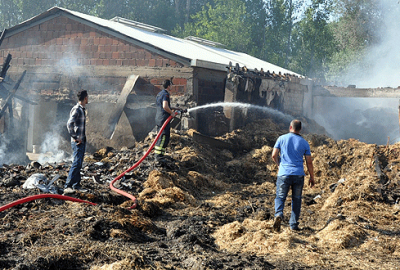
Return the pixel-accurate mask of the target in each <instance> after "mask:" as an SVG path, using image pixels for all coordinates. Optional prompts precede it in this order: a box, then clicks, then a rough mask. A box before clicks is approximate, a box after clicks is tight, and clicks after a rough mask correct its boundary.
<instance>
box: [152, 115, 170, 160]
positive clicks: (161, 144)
mask: <svg viewBox="0 0 400 270" xmlns="http://www.w3.org/2000/svg"><path fill="white" fill-rule="evenodd" d="M160 129H161V126H158V125H157V134H158V132H159V131H160ZM170 129H171V126H170V124H169V123H168V125H166V126H165V129H164V130H163V131H162V133H161V136H160V138H158V140H157V142H156V145H155V146H154V153H155V154H156V160H158V161H163V159H164V155H165V150H166V148H167V146H168V143H169V138H170V137H171V131H170Z"/></svg>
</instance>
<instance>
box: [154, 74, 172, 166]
mask: <svg viewBox="0 0 400 270" xmlns="http://www.w3.org/2000/svg"><path fill="white" fill-rule="evenodd" d="M171 84H172V83H171V81H170V80H165V81H164V83H163V88H164V89H163V90H161V91H160V92H159V93H158V94H157V97H156V107H157V112H156V125H157V133H158V132H159V131H160V129H161V127H162V126H163V124H164V122H165V121H166V120H167V119H168V117H170V116H173V117H174V116H175V113H174V111H173V110H175V109H176V108H171V103H170V99H169V92H168V90H169V89H170V87H171ZM170 129H171V126H170V123H168V124H167V125H166V127H165V129H164V130H163V131H162V133H161V136H160V138H159V139H158V140H157V142H156V145H155V147H154V150H155V151H154V152H155V154H156V162H157V165H160V166H163V165H165V159H164V155H165V150H166V148H167V145H168V142H169V139H170V136H171V134H170Z"/></svg>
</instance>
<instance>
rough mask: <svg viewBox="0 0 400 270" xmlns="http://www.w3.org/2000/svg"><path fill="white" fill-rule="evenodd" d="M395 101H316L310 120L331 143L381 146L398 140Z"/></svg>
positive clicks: (345, 99)
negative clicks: (351, 142)
mask: <svg viewBox="0 0 400 270" xmlns="http://www.w3.org/2000/svg"><path fill="white" fill-rule="evenodd" d="M398 103H399V101H398V100H397V99H385V98H379V99H375V98H318V99H317V104H318V106H317V108H316V111H315V116H314V120H315V121H316V122H317V123H318V124H320V125H322V126H323V127H324V128H325V129H326V131H327V132H328V133H329V134H330V135H331V136H332V137H333V139H335V140H340V139H345V140H347V139H350V138H354V139H358V140H360V141H362V142H366V143H371V144H378V145H384V144H386V143H387V142H388V140H389V143H391V144H392V143H395V142H398V141H399V140H400V138H399V117H398V112H397V110H396V109H397V106H398Z"/></svg>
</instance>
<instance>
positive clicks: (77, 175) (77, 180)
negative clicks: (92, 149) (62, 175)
mask: <svg viewBox="0 0 400 270" xmlns="http://www.w3.org/2000/svg"><path fill="white" fill-rule="evenodd" d="M71 147H72V151H73V162H72V166H71V169H70V170H69V173H68V177H67V182H66V183H65V186H64V187H65V188H67V187H72V188H78V187H80V184H81V169H82V164H83V157H84V156H85V149H86V142H82V143H80V144H79V145H77V144H76V142H71Z"/></svg>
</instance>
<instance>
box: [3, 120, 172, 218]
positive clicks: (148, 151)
mask: <svg viewBox="0 0 400 270" xmlns="http://www.w3.org/2000/svg"><path fill="white" fill-rule="evenodd" d="M177 114H178V113H177V112H175V116H176V115H177ZM173 117H174V116H172V115H171V116H170V117H168V119H167V120H165V122H164V124H163V125H162V127H161V128H160V131H159V132H158V134H157V136H156V138H155V139H154V141H153V143H152V144H151V145H150V147H149V149H148V150H147V151H146V153H145V154H144V155H143V157H142V158H141V159H140V160H139V161H138V162H136V163H135V164H134V165H133V166H132V167H130V168H129V169H127V170H126V171H124V172H123V173H121V174H120V175H118V176H117V177H116V178H114V180H112V181H111V183H110V189H111V190H114V191H115V192H117V193H119V194H121V195H123V196H125V197H128V198H129V199H131V200H132V201H133V205H132V206H131V207H129V208H128V209H133V208H135V207H136V206H137V200H136V198H135V197H134V196H133V195H131V194H129V193H127V192H125V191H123V190H120V189H117V188H116V187H114V183H115V182H116V181H118V180H120V179H121V178H122V177H124V175H125V174H126V173H128V172H130V171H132V170H133V169H135V168H136V167H137V166H139V164H140V163H142V162H143V160H144V159H145V158H146V157H147V156H148V155H149V154H150V151H151V150H152V149H153V148H154V146H155V144H156V143H157V140H158V139H159V138H160V136H161V133H162V132H163V130H164V129H165V127H166V126H167V125H168V123H169V122H170V121H171V119H172V118H173ZM43 198H54V199H60V200H66V201H73V202H79V203H88V204H91V205H96V203H92V202H89V201H85V200H81V199H77V198H74V197H69V196H65V195H58V194H39V195H33V196H29V197H25V198H22V199H19V200H16V201H13V202H11V203H9V204H6V205H4V206H1V207H0V212H2V211H4V210H6V209H8V208H11V207H13V206H16V205H19V204H23V203H26V202H30V201H34V200H38V199H43Z"/></svg>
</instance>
